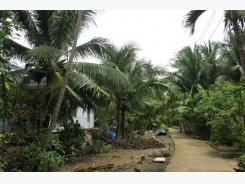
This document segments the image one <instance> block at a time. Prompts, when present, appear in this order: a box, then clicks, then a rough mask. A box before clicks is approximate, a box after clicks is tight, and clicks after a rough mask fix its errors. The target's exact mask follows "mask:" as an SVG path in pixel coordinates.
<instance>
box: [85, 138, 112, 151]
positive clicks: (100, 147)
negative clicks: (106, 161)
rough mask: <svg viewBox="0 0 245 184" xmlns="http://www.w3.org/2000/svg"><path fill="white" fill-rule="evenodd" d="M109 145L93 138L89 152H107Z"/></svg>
mask: <svg viewBox="0 0 245 184" xmlns="http://www.w3.org/2000/svg"><path fill="white" fill-rule="evenodd" d="M110 149H111V145H110V144H108V145H106V144H105V142H104V141H102V140H93V141H92V145H91V149H90V152H91V153H108V152H110Z"/></svg>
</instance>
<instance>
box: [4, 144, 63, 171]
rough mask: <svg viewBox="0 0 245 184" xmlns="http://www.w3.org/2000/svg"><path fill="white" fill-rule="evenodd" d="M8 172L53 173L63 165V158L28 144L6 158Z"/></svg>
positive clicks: (55, 153) (53, 152)
mask: <svg viewBox="0 0 245 184" xmlns="http://www.w3.org/2000/svg"><path fill="white" fill-rule="evenodd" d="M8 162H9V163H11V164H9V167H8V170H9V171H25V172H55V171H59V170H60V168H61V167H62V165H63V164H64V163H65V157H64V156H61V155H60V154H58V153H57V152H55V151H45V150H43V149H42V148H41V147H39V146H36V145H34V144H30V145H29V146H28V148H26V149H19V150H17V152H16V153H15V154H14V155H11V156H9V157H8Z"/></svg>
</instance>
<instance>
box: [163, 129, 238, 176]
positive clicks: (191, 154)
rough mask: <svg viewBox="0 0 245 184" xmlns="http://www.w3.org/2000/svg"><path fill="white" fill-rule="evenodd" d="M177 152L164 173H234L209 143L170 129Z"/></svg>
mask: <svg viewBox="0 0 245 184" xmlns="http://www.w3.org/2000/svg"><path fill="white" fill-rule="evenodd" d="M169 135H171V138H172V139H173V141H174V143H175V151H174V153H173V156H172V158H171V160H170V163H169V164H168V165H167V167H166V169H165V171H164V172H234V169H233V167H232V166H231V165H230V164H229V163H228V162H227V161H226V160H225V159H223V158H222V157H221V155H220V154H219V152H218V151H216V150H215V149H214V148H212V147H211V146H210V145H209V144H207V141H203V140H198V139H194V138H193V137H190V136H188V135H186V134H185V133H180V132H179V130H178V129H173V128H170V129H169Z"/></svg>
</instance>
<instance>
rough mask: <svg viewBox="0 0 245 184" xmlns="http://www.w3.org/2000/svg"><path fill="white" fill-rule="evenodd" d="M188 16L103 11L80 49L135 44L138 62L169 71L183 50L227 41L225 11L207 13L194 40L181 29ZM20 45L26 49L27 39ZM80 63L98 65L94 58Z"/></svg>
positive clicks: (182, 12)
mask: <svg viewBox="0 0 245 184" xmlns="http://www.w3.org/2000/svg"><path fill="white" fill-rule="evenodd" d="M188 12H189V10H104V11H101V12H100V13H99V14H98V15H97V16H96V18H95V23H96V26H95V25H94V24H91V25H90V27H89V28H88V29H87V30H85V31H84V32H83V33H81V34H80V37H79V40H78V45H80V44H83V43H85V42H88V41H89V40H91V39H92V38H94V37H103V38H107V39H109V40H110V42H111V43H113V44H115V45H116V46H117V47H118V48H121V47H122V46H123V45H125V44H127V43H134V44H136V46H137V47H138V48H139V49H140V51H138V53H137V56H138V58H139V59H142V58H144V59H145V60H147V61H151V62H152V64H153V65H155V66H161V67H167V68H168V69H169V67H170V61H171V59H173V58H174V56H175V54H176V53H177V52H178V51H180V50H181V49H182V48H183V47H185V46H191V47H193V46H194V45H195V44H203V43H205V42H206V43H207V42H208V40H211V41H222V40H223V38H224V23H223V19H222V17H223V11H221V10H208V11H207V12H205V13H204V14H203V15H202V16H201V17H200V19H198V21H197V23H196V26H195V27H196V31H195V33H194V35H192V36H190V31H189V30H187V29H184V27H183V25H182V21H183V18H184V16H185V15H186V13H188ZM211 18H212V19H211ZM210 20H211V21H210ZM208 23H210V24H208ZM207 26H208V27H207ZM205 30H206V32H205ZM204 33H205V34H204ZM18 42H20V43H22V44H24V45H26V46H27V42H25V41H24V39H21V40H19V41H18ZM81 61H85V62H95V63H99V61H98V60H97V59H94V58H86V59H85V60H81ZM20 65H24V64H20ZM170 70H171V69H170Z"/></svg>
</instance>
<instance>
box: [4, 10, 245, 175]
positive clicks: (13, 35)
mask: <svg viewBox="0 0 245 184" xmlns="http://www.w3.org/2000/svg"><path fill="white" fill-rule="evenodd" d="M98 13H99V12H97V11H89V10H83V11H65V10H62V11H57V10H35V11H25V10H18V11H17V10H13V11H10V10H1V11H0V67H1V71H0V128H1V129H0V130H1V133H0V171H23V172H25V171H26V172H30V171H33V172H41V171H47V172H48V171H59V170H60V168H61V167H62V165H64V164H65V163H66V162H67V156H68V155H69V154H71V153H72V152H74V150H76V151H77V152H78V153H79V152H82V149H83V148H84V147H85V146H90V148H91V149H90V150H91V153H96V154H98V153H103V152H108V151H109V150H110V149H111V146H110V145H108V144H105V142H104V141H103V140H102V139H101V137H102V136H101V134H102V133H103V136H104V135H105V131H109V130H112V129H113V131H114V132H115V135H116V137H115V139H124V138H126V137H128V136H129V135H130V134H133V132H134V131H140V132H144V131H145V130H156V129H164V130H166V131H168V128H169V127H175V126H180V127H183V132H184V133H187V134H192V135H194V136H197V137H198V138H200V139H206V140H210V141H212V142H213V143H218V144H222V145H226V146H235V147H237V148H239V149H240V150H243V151H244V150H245V114H244V112H245V93H244V87H245V86H244V78H245V77H244V68H245V64H244V63H245V60H244V59H245V56H244V53H245V52H244V48H245V45H244V41H243V40H244V37H245V34H244V27H243V25H244V11H231V10H229V11H228V10H227V11H224V15H225V21H226V28H234V29H227V31H226V40H225V41H223V42H211V41H210V42H208V43H204V44H200V45H195V47H194V48H191V47H190V46H186V47H184V48H182V49H180V50H179V51H178V52H177V53H176V55H175V56H173V59H172V62H171V63H172V67H173V68H175V71H174V72H171V71H167V70H165V69H164V68H162V67H160V66H154V65H153V64H152V62H151V61H147V60H145V59H143V58H139V57H138V56H137V52H138V51H139V50H140V48H138V46H137V44H136V43H128V44H125V45H122V46H121V47H119V48H117V47H116V46H115V45H114V44H113V43H112V41H111V40H108V39H106V38H100V37H96V38H94V39H92V40H90V41H89V42H87V43H84V44H81V45H77V44H76V43H77V39H78V36H79V35H81V34H82V33H83V32H84V31H85V30H87V29H88V30H89V26H90V25H91V24H93V21H94V18H95V17H96V16H97V15H98ZM202 13H203V12H202V11H199V12H198V11H197V10H193V11H190V13H189V14H187V15H186V16H185V17H184V20H185V21H184V22H183V25H184V26H185V27H186V28H187V29H189V28H190V29H191V32H192V33H194V25H195V24H194V23H195V21H198V17H199V16H200V15H201V14H202ZM195 16H196V17H195ZM193 17H194V18H193ZM193 21H194V22H193ZM21 34H24V37H25V40H26V42H28V44H29V47H26V46H23V45H21V44H19V43H18V42H17V40H16V39H17V38H19V37H20V35H21ZM166 52H167V51H166ZM91 56H92V57H96V58H97V59H99V60H100V63H99V64H94V63H89V62H84V59H87V58H89V57H91ZM14 59H16V60H19V61H21V62H23V63H25V68H21V69H20V70H13V68H12V67H11V65H12V64H13V63H12V61H13V60H14ZM67 72H68V74H69V75H67ZM30 86H32V87H34V92H33V93H30V91H28V89H29V88H30ZM62 86H63V87H62ZM61 88H63V89H64V94H63V96H62V97H61V96H60V97H59V94H60V90H61ZM58 101H59V102H60V103H57V102H58ZM78 107H82V108H83V109H84V110H86V111H88V112H90V111H93V112H94V114H95V126H97V127H103V130H99V131H98V132H92V133H91V134H92V141H91V142H89V143H88V142H86V140H85V137H86V131H85V129H77V128H76V126H75V123H74V122H73V118H72V117H73V114H74V113H75V112H76V110H77V108H78ZM55 109H56V111H55ZM13 117H16V119H15V120H13ZM50 117H52V121H51V124H50ZM56 125H62V126H63V127H64V129H62V130H59V131H58V133H57V134H54V133H52V132H53V131H54V129H55V127H56ZM111 125H113V126H112V128H111V127H110V126H111ZM9 148H14V150H15V151H13V152H11V153H9V152H8V150H9ZM242 159H243V157H241V158H240V160H239V163H240V165H241V167H243V165H242V164H243V162H244V161H243V160H244V159H243V160H242Z"/></svg>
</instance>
